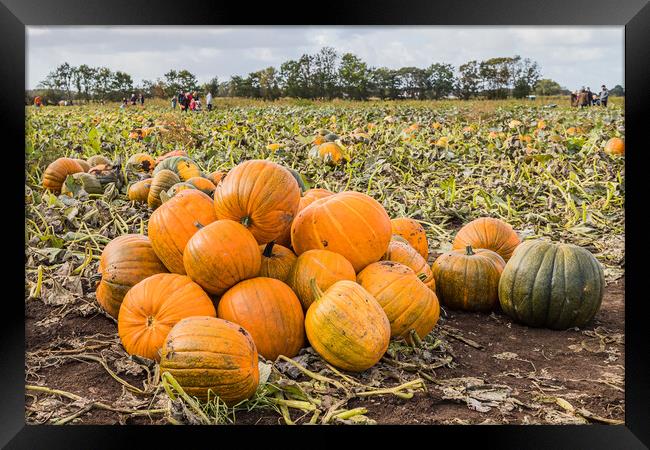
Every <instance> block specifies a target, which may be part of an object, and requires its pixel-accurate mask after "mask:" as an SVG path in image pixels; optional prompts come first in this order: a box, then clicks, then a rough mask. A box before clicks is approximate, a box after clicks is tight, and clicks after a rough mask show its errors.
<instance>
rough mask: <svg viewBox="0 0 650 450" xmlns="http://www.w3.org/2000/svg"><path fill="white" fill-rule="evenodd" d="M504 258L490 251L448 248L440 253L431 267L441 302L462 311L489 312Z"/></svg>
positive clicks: (494, 298)
mask: <svg viewBox="0 0 650 450" xmlns="http://www.w3.org/2000/svg"><path fill="white" fill-rule="evenodd" d="M505 265H506V263H505V261H504V260H503V258H501V256H499V255H498V254H497V253H496V252H493V251H492V250H487V249H484V248H478V249H475V250H474V249H472V247H471V246H470V245H468V246H467V248H466V249H464V250H452V251H450V252H447V253H444V254H442V255H440V256H439V257H438V258H437V259H436V260H435V261H434V263H433V266H432V267H431V270H432V271H433V276H434V278H435V280H436V294H437V296H438V298H439V299H440V301H441V302H442V304H443V305H446V306H448V307H450V308H452V309H463V310H466V311H490V310H492V309H493V308H494V306H495V305H496V304H497V302H498V301H499V279H500V277H501V273H502V272H503V269H504V268H505Z"/></svg>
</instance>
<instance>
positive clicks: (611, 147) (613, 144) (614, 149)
mask: <svg viewBox="0 0 650 450" xmlns="http://www.w3.org/2000/svg"><path fill="white" fill-rule="evenodd" d="M605 153H607V154H608V155H612V156H620V155H625V142H624V141H623V139H621V138H618V137H613V138H611V139H610V140H608V141H607V142H606V143H605Z"/></svg>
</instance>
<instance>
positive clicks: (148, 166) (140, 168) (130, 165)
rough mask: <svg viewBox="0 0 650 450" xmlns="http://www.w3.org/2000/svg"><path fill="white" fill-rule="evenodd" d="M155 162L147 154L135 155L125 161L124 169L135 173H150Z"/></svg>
mask: <svg viewBox="0 0 650 450" xmlns="http://www.w3.org/2000/svg"><path fill="white" fill-rule="evenodd" d="M155 165H156V162H155V161H154V159H153V157H152V156H151V155H148V154H147V153H135V154H133V155H131V157H130V158H129V159H128V160H127V161H126V169H127V170H133V171H135V172H143V173H151V172H152V171H153V168H154V166H155Z"/></svg>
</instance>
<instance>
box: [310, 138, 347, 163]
mask: <svg viewBox="0 0 650 450" xmlns="http://www.w3.org/2000/svg"><path fill="white" fill-rule="evenodd" d="M316 150H317V154H318V156H319V157H320V159H322V160H323V161H325V162H326V163H329V164H338V163H339V162H340V161H341V159H343V158H344V156H343V150H342V149H341V147H339V146H338V144H336V143H334V142H324V143H322V144H320V145H319V146H318V147H317V149H316Z"/></svg>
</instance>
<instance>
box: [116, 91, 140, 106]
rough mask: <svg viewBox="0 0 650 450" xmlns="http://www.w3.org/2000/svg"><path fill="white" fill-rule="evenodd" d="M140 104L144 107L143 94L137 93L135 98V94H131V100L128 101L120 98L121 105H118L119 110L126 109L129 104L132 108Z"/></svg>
mask: <svg viewBox="0 0 650 450" xmlns="http://www.w3.org/2000/svg"><path fill="white" fill-rule="evenodd" d="M138 103H140V105H142V106H144V94H143V93H139V94H138V95H137V96H136V95H135V93H133V94H131V99H130V100H128V99H127V98H126V97H124V98H122V104H121V105H120V108H126V107H127V106H129V104H131V105H132V106H135V105H137V104H138Z"/></svg>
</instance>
